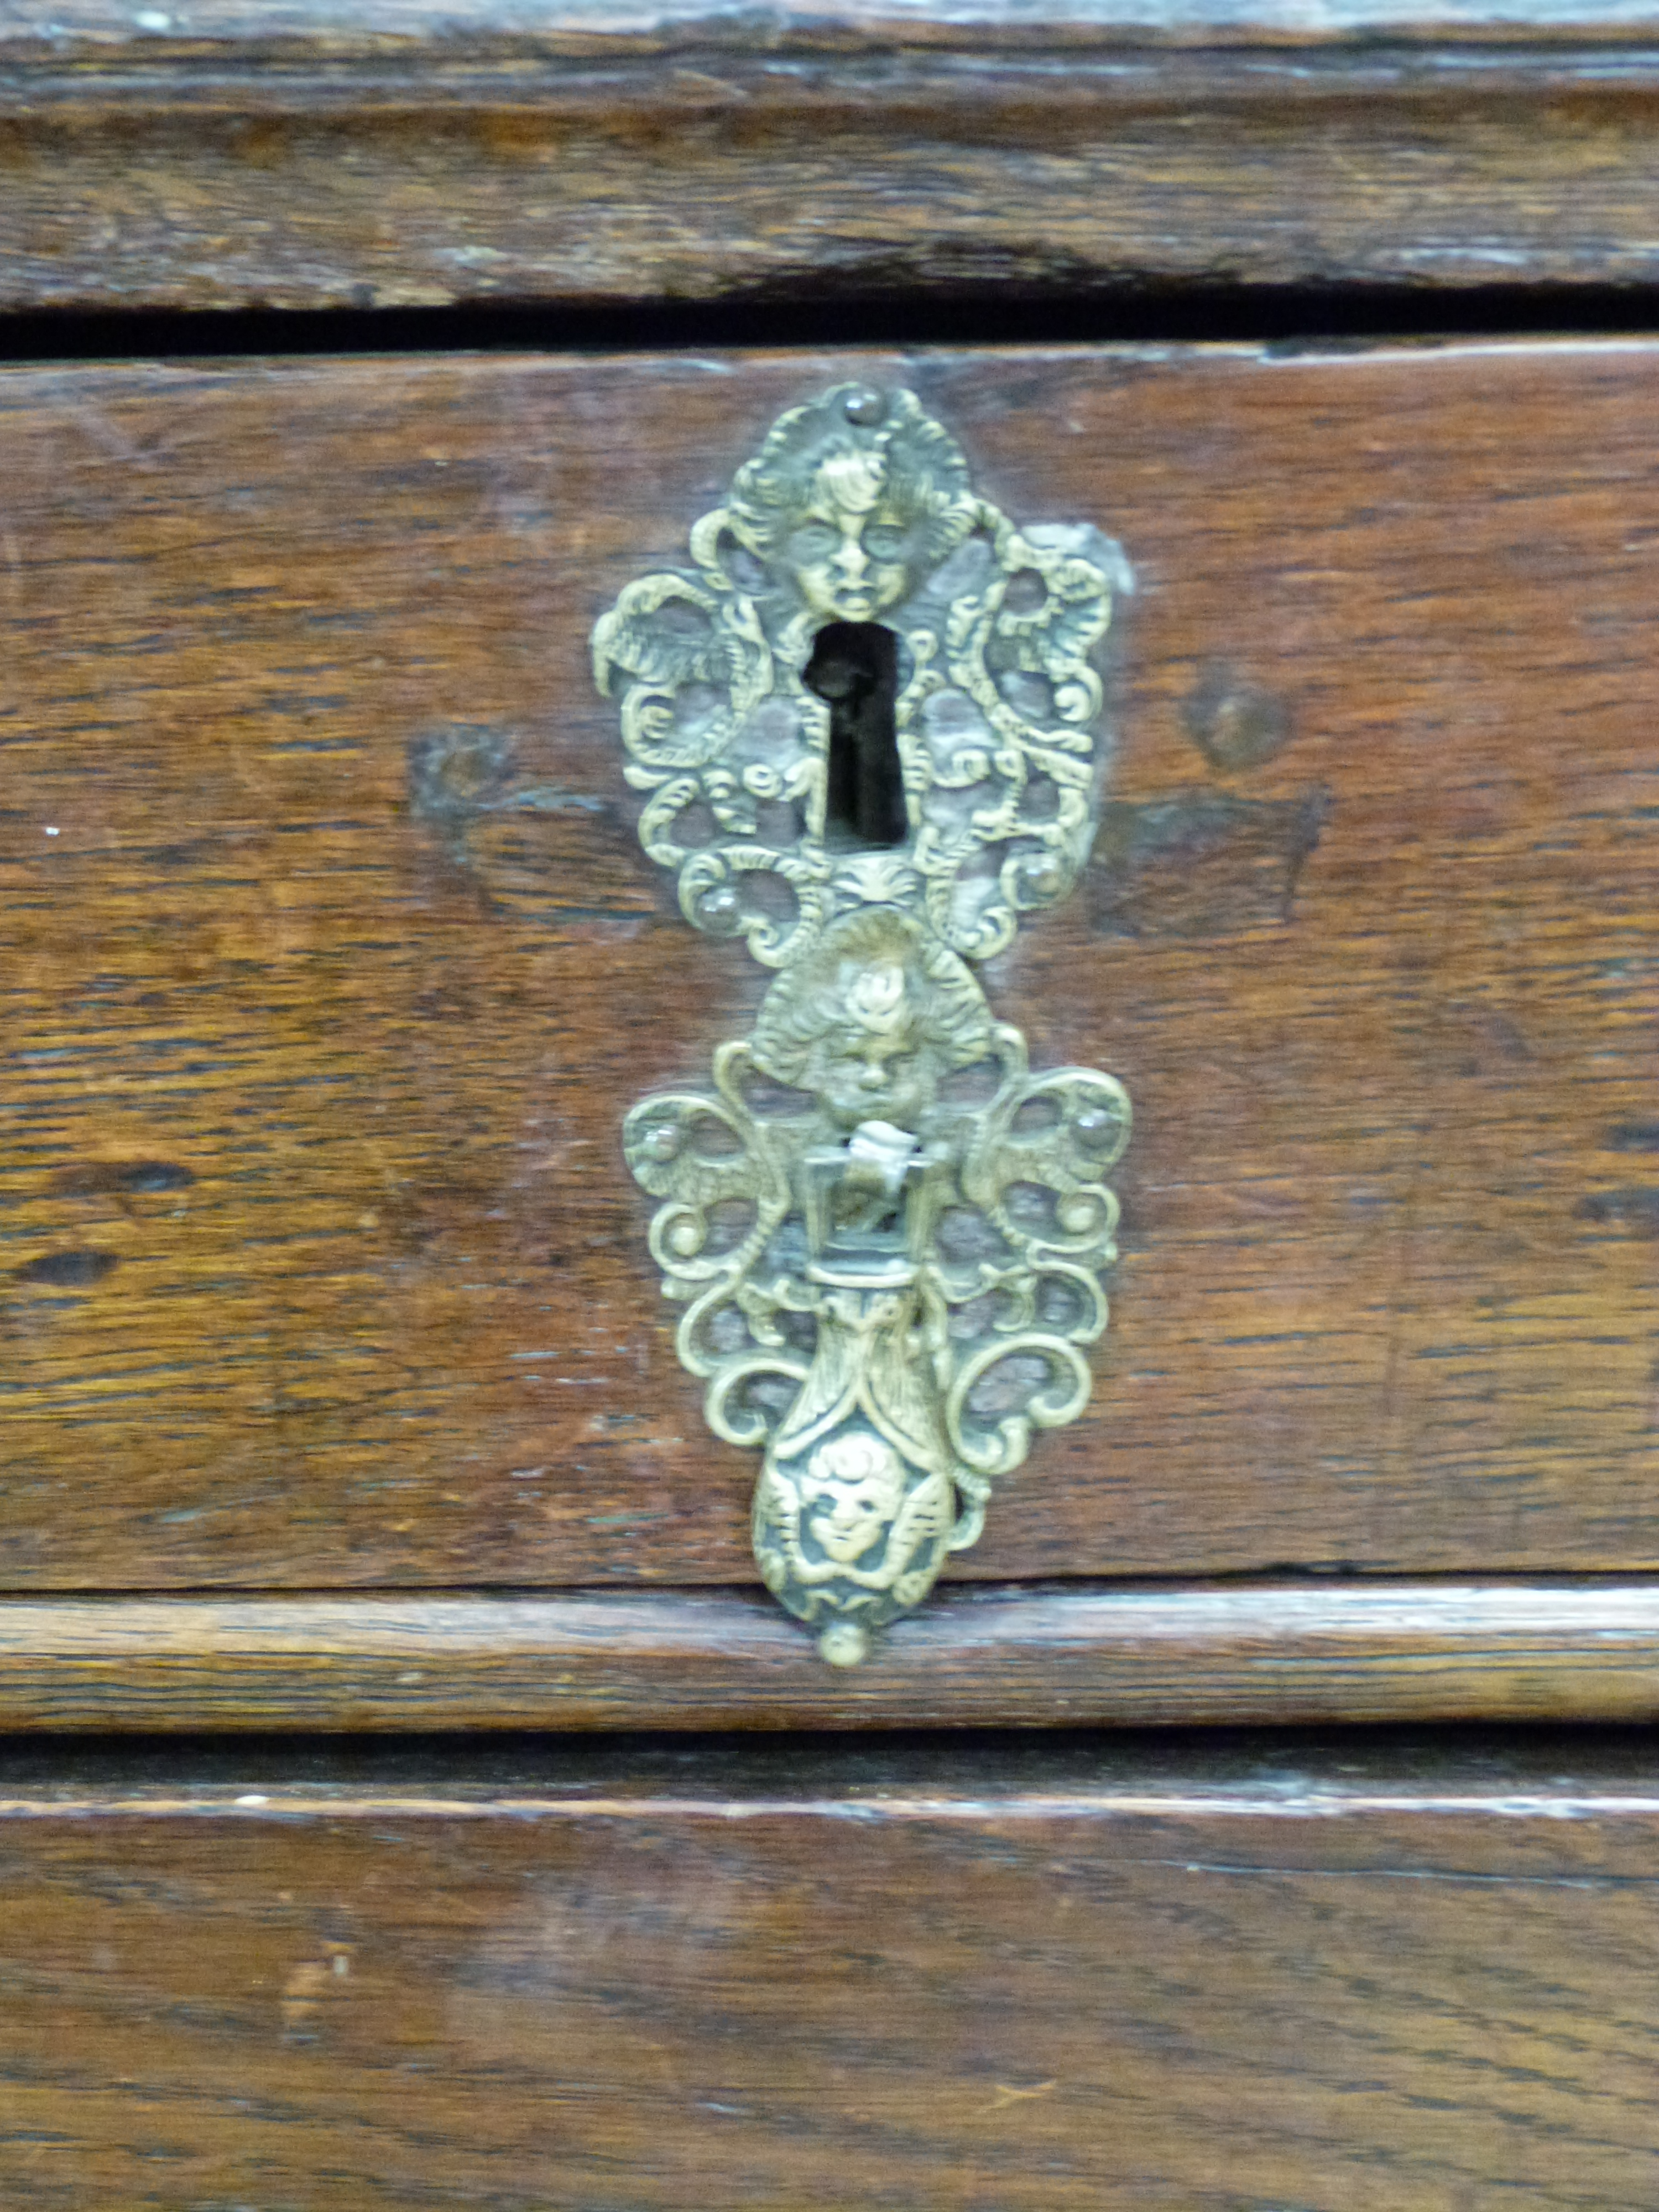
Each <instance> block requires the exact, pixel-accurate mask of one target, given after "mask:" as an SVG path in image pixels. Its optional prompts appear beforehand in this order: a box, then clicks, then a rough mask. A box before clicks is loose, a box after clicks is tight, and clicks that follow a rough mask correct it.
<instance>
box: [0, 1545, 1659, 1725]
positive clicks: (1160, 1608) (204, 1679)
mask: <svg viewBox="0 0 1659 2212" xmlns="http://www.w3.org/2000/svg"><path fill="white" fill-rule="evenodd" d="M1656 1714H1659V1580H1654V1581H1641V1582H1636V1581H1618V1582H1614V1581H1611V1580H1603V1579H1598V1578H1595V1577H1585V1578H1582V1579H1577V1580H1573V1581H1559V1582H1547V1583H1546V1582H1539V1581H1526V1582H1505V1583H1468V1582H1459V1583H1376V1582H1367V1583H1341V1584H1340V1585H1324V1586H1321V1585H1317V1584H1313V1585H1310V1584H1309V1583H1305V1582H1300V1583H1241V1584H1225V1585H1212V1586H1209V1587H1201V1588H1192V1587H1187V1588H1181V1589H1169V1588H1163V1587H1147V1586H1144V1585H1143V1586H1139V1587H1136V1588H1118V1587H1112V1586H1099V1585H1060V1586H1046V1587H1040V1586H1031V1585H1023V1586H1006V1587H996V1588H977V1589H974V1588H967V1589H962V1588H959V1589H955V1590H952V1591H951V1592H950V1593H949V1594H948V1595H945V1596H943V1597H940V1598H938V1599H936V1600H935V1601H933V1603H932V1605H931V1606H930V1607H928V1608H927V1609H926V1610H925V1611H924V1612H923V1613H921V1614H919V1615H917V1616H916V1617H915V1619H913V1620H908V1621H904V1622H902V1623H901V1624H899V1625H898V1626H897V1627H896V1628H895V1629H894V1630H893V1631H892V1632H890V1634H889V1635H888V1637H887V1638H886V1640H885V1642H884V1645H883V1646H882V1647H881V1648H880V1649H879V1650H878V1652H877V1654H876V1655H875V1656H873V1657H872V1659H871V1660H870V1661H869V1662H866V1665H865V1666H863V1667H861V1668H857V1669H854V1670H849V1671H845V1672H838V1671H836V1669H833V1668H829V1667H826V1666H825V1665H824V1664H823V1662H821V1661H820V1660H819V1659H818V1658H817V1655H816V1653H815V1651H814V1650H813V1647H812V1644H811V1639H810V1638H809V1637H808V1636H807V1635H806V1634H805V1632H803V1631H802V1630H800V1629H799V1627H797V1626H795V1625H794V1624H793V1622H791V1621H790V1620H787V1618H785V1616H784V1615H782V1614H781V1613H780V1612H779V1611H778V1610H777V1609H776V1608H775V1607H774V1606H773V1605H772V1604H771V1603H770V1601H769V1600H767V1599H766V1598H764V1597H763V1595H760V1594H759V1593H753V1592H750V1591H746V1590H744V1591H739V1590H715V1591H695V1592H693V1591H674V1592H668V1593H662V1594H654V1595H619V1594H616V1593H612V1592H594V1591H570V1592H565V1593H561V1594H556V1595H465V1594H450V1593H445V1594H437V1595H404V1596H392V1595H362V1596H333V1595H331V1596H328V1597H312V1596H304V1595H301V1596H264V1595H216V1596H191V1597H97V1598H74V1597H64V1598H54V1599H46V1600H40V1599H27V1600H25V1599H17V1600H9V1601H4V1602H3V1603H0V1728H4V1729H51V1730H76V1729H100V1730H110V1729H113V1730H132V1729H322V1730H329V1729H453V1728H468V1729H617V1728H655V1729H718V1728H814V1729H852V1728H907V1727H939V1726H943V1727H954V1726H966V1725H970V1724H971V1725H975V1726H987V1725H990V1726H994V1725H999V1724H1002V1725H1011V1726H1022V1727H1026V1726H1057V1725H1069V1726H1079V1725H1088V1726H1109V1727H1163V1726H1172V1725H1182V1724H1188V1723H1192V1724H1204V1725H1215V1724H1226V1723H1239V1724H1243V1723H1249V1724H1251V1725H1274V1724H1291V1723H1294V1724H1297V1725H1305V1724H1309V1723H1346V1722H1367V1723H1370V1722H1421V1721H1446V1720H1486V1721H1539V1720H1554V1721H1615V1722H1632V1721H1645V1720H1649V1719H1650V1718H1652V1717H1654V1716H1655V1715H1656Z"/></svg>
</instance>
